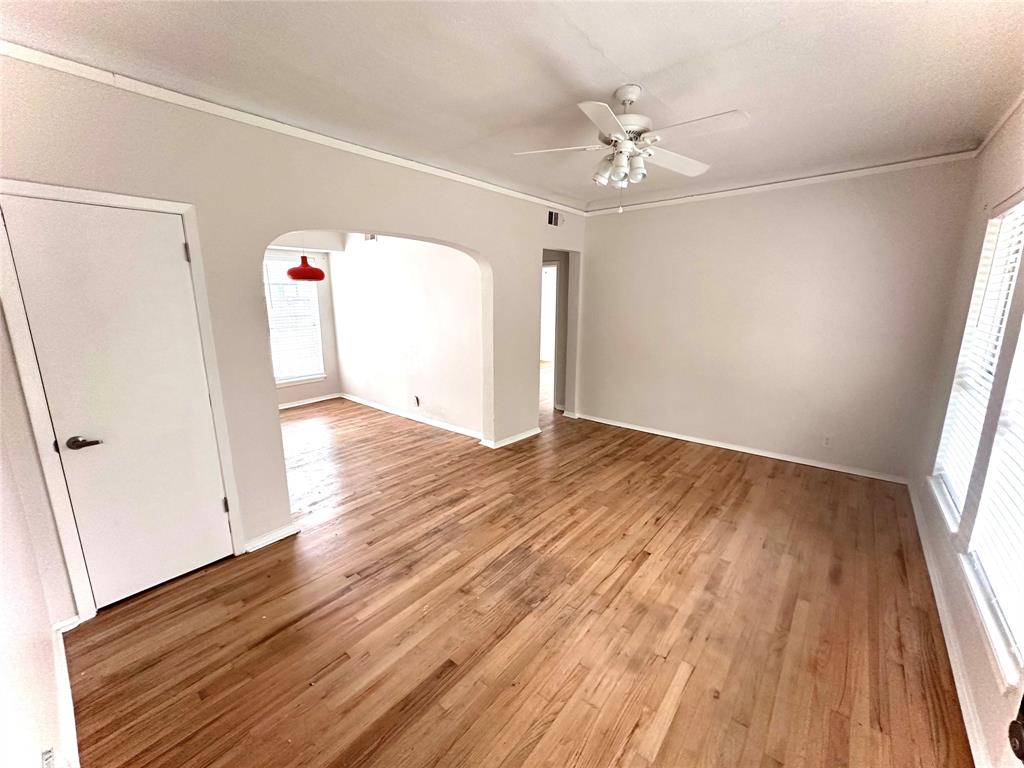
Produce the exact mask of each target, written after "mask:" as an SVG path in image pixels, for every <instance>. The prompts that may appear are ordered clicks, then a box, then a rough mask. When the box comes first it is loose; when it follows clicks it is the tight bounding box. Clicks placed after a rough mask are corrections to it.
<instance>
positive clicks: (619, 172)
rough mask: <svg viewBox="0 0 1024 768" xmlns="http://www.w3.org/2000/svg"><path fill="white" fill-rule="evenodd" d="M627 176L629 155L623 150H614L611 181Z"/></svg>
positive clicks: (620, 179)
mask: <svg viewBox="0 0 1024 768" xmlns="http://www.w3.org/2000/svg"><path fill="white" fill-rule="evenodd" d="M627 176H629V155H627V154H626V153H625V152H616V153H615V160H613V161H612V173H611V179H612V181H622V180H623V179H625V178H626V177H627Z"/></svg>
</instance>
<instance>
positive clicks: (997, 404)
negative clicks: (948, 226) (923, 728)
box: [927, 189, 1024, 690]
mask: <svg viewBox="0 0 1024 768" xmlns="http://www.w3.org/2000/svg"><path fill="white" fill-rule="evenodd" d="M1018 205H1024V189H1022V190H1018V191H1017V192H1016V193H1015V194H1013V195H1011V196H1010V197H1008V198H1007V199H1005V200H1004V201H1002V202H1001V203H999V204H997V205H995V206H992V207H991V208H989V209H987V210H986V221H985V231H986V232H987V231H988V227H989V224H990V223H991V222H992V221H993V220H994V219H999V218H1002V217H1004V216H1005V215H1006V214H1007V213H1009V212H1010V210H1011V209H1013V208H1015V207H1016V206H1018ZM983 248H984V245H982V246H981V247H979V248H978V262H977V264H976V267H975V270H974V279H973V280H972V285H974V282H975V281H976V280H977V273H978V268H980V266H981V257H982V251H983ZM967 320H968V318H967V316H965V317H964V320H963V324H964V328H963V331H962V333H961V337H960V342H961V343H960V346H961V348H962V346H963V336H964V334H966V332H967V327H966V326H967ZM1022 320H1024V258H1022V263H1021V266H1020V267H1018V276H1017V280H1016V284H1015V285H1014V287H1013V292H1012V293H1011V298H1010V303H1009V308H1008V311H1007V315H1006V322H1005V324H1004V330H1003V338H1002V342H1001V347H1000V349H999V356H998V359H997V363H996V370H995V375H994V377H993V381H992V390H991V394H990V396H989V401H988V406H987V409H986V412H985V419H984V422H983V426H982V430H981V436H980V438H979V441H978V451H977V454H976V455H975V458H974V465H973V468H972V470H971V479H970V482H969V484H968V487H967V492H966V494H965V498H964V503H963V507H962V508H958V507H957V505H956V502H955V501H954V499H953V497H952V495H951V494H950V492H949V489H948V488H947V487H946V482H945V480H944V479H943V478H942V477H941V475H940V473H939V472H938V471H937V470H938V466H937V462H938V459H939V445H938V444H936V448H935V455H934V456H933V460H932V473H931V475H930V476H929V478H928V483H927V485H928V487H929V488H930V489H931V493H932V496H933V498H934V500H935V503H936V505H937V506H938V507H939V509H940V510H941V512H942V514H943V517H944V518H945V522H946V525H947V527H948V528H949V532H950V538H951V543H952V545H953V547H954V550H955V554H956V559H957V561H958V562H959V563H960V567H961V569H962V570H963V576H964V579H965V581H966V582H967V584H966V586H967V591H968V592H969V594H970V596H971V600H972V602H973V603H974V607H975V609H976V611H977V613H978V618H979V620H980V622H981V624H982V626H983V627H984V631H985V634H986V639H987V640H988V643H987V645H988V651H989V656H990V659H991V661H992V662H993V669H994V671H995V672H996V673H997V674H998V677H999V679H1000V681H1001V683H1002V685H1003V686H1004V689H1005V690H1011V689H1013V688H1014V687H1016V686H1017V685H1018V684H1019V683H1020V680H1021V678H1022V677H1024V644H1022V643H1019V642H1018V641H1016V640H1015V639H1014V638H1013V636H1012V634H1011V632H1010V631H1009V628H1008V627H1007V625H1006V623H1005V621H1004V620H1003V617H1002V613H1001V611H1000V610H999V608H998V603H997V601H996V599H995V595H994V594H993V592H992V590H991V589H990V588H989V587H988V577H987V576H986V574H985V571H984V568H983V566H982V565H981V563H980V562H979V561H978V558H977V556H976V555H974V554H973V552H972V550H971V537H972V535H973V534H974V528H975V526H976V524H977V522H978V513H979V511H980V507H981V497H982V491H983V489H984V487H985V480H986V477H987V475H988V469H989V464H990V462H991V458H992V449H993V447H994V445H995V438H996V432H997V430H998V426H999V419H1000V417H1001V415H1002V412H1003V405H1004V402H1005V399H1006V390H1007V385H1008V383H1009V378H1010V370H1011V368H1012V365H1013V358H1014V354H1015V352H1016V351H1017V347H1018V341H1019V338H1020V334H1021V325H1022ZM1019 364H1021V365H1024V360H1020V361H1019ZM956 365H959V352H958V355H957V362H956ZM953 375H954V377H955V375H956V372H955V368H954V374H953ZM954 386H955V381H954V382H952V383H951V385H950V390H949V391H950V395H949V397H948V398H947V400H946V407H945V409H944V410H943V423H945V418H946V414H947V413H948V412H949V407H950V403H951V401H952V398H953V392H954ZM957 513H959V514H957Z"/></svg>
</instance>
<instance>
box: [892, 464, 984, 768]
mask: <svg viewBox="0 0 1024 768" xmlns="http://www.w3.org/2000/svg"><path fill="white" fill-rule="evenodd" d="M907 490H908V491H909V492H910V506H911V508H912V509H913V511H914V522H915V523H916V525H917V532H918V536H917V537H918V539H919V540H920V542H921V548H922V550H923V551H924V561H925V566H926V568H925V570H927V571H928V580H929V581H930V582H931V585H932V594H933V596H934V597H935V607H936V608H937V609H938V611H939V623H940V624H941V625H942V634H943V638H944V639H945V641H946V654H947V655H948V656H949V666H950V668H951V669H952V671H953V683H954V684H955V685H956V692H957V698H958V699H959V700H960V711H961V713H962V714H963V718H964V726H965V728H966V729H967V743H968V744H969V745H970V747H971V755H972V757H973V758H974V763H975V765H986V764H987V763H988V757H987V756H986V755H985V754H984V749H985V743H986V742H985V732H984V729H983V728H982V724H981V717H980V715H979V713H978V708H977V705H976V704H975V701H974V697H973V696H971V694H970V686H969V685H968V682H967V670H966V669H965V666H964V654H963V648H962V647H961V646H960V632H959V630H958V627H959V625H960V620H959V619H958V618H957V617H956V616H954V615H953V610H952V607H951V605H950V600H949V595H948V594H947V592H946V588H945V584H944V582H943V580H942V577H941V573H942V562H941V558H940V556H939V553H938V552H936V551H935V548H934V544H933V541H932V537H931V536H930V535H929V532H930V527H929V525H928V521H927V519H926V517H925V515H926V513H925V511H924V509H923V508H922V505H921V497H920V496H919V494H918V492H917V488H916V486H915V483H908V484H907ZM943 529H945V526H943ZM944 532H945V530H944ZM954 556H955V553H954ZM990 655H991V654H990ZM993 663H994V661H993Z"/></svg>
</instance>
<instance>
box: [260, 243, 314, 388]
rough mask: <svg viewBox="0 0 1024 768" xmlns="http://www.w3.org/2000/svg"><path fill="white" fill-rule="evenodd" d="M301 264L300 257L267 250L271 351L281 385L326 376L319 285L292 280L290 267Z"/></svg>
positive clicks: (265, 273)
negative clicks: (321, 332) (289, 271)
mask: <svg viewBox="0 0 1024 768" xmlns="http://www.w3.org/2000/svg"><path fill="white" fill-rule="evenodd" d="M307 255H308V254H307ZM312 260H313V261H314V262H315V261H316V259H312ZM298 263H299V257H298V255H297V254H295V253H290V252H288V251H267V253H266V256H265V257H264V259H263V285H264V290H265V293H266V299H267V318H268V319H269V321H270V350H271V354H272V356H273V359H274V379H275V380H276V381H277V383H278V384H295V383H298V382H302V381H310V380H316V379H322V378H324V375H325V374H324V348H323V340H322V338H321V336H320V300H319V297H318V295H317V286H318V285H319V283H313V282H302V281H298V280H292V279H291V278H289V277H288V274H287V272H288V269H289V267H294V266H295V265H296V264H298Z"/></svg>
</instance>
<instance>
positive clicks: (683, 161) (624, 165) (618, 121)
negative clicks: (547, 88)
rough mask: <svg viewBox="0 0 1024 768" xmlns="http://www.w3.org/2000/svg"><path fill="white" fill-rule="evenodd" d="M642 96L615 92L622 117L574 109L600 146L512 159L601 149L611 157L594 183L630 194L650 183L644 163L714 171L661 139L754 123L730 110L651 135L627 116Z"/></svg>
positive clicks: (632, 90)
mask: <svg viewBox="0 0 1024 768" xmlns="http://www.w3.org/2000/svg"><path fill="white" fill-rule="evenodd" d="M642 92H643V88H642V87H641V86H639V85H635V84H630V85H623V86H620V87H618V88H616V89H615V94H614V96H615V100H616V101H618V102H619V103H620V104H622V114H621V115H616V114H615V113H614V112H613V111H612V108H611V107H609V106H608V105H607V104H605V103H604V102H603V101H581V102H580V103H579V104H577V105H576V106H578V107H579V108H580V109H581V110H583V114H585V115H586V116H587V117H588V118H590V121H591V122H592V123H593V124H594V125H596V126H597V129H598V131H599V133H598V140H599V141H600V144H590V145H587V146H583V147H557V148H555V149H534V150H531V151H529V152H515V153H513V154H515V155H516V156H520V155H538V154H542V153H545V152H593V151H594V150H598V149H610V150H611V154H609V155H607V156H605V157H604V159H603V160H601V163H600V165H598V167H597V171H596V172H595V173H594V181H595V182H597V183H598V184H600V185H601V186H602V187H604V186H607V185H608V184H609V182H610V183H611V185H612V186H613V187H615V188H616V189H626V188H627V187H628V186H629V185H630V184H631V183H632V184H639V183H640V182H641V181H643V180H644V179H645V178H647V167H646V164H645V163H646V162H649V163H651V164H652V165H656V166H659V167H661V168H665V169H667V170H669V171H674V172H675V173H681V174H683V175H684V176H700V175H701V174H702V173H704V172H705V171H707V170H708V168H710V167H711V166H709V165H707V164H706V163H702V162H701V161H700V160H694V159H693V158H690V157H685V156H684V155H680V154H676V153H675V152H670V151H668V150H667V149H662V148H661V147H658V146H655V145H656V144H657V143H658V142H660V141H661V140H662V138H664V137H663V135H662V134H665V136H668V138H671V139H680V138H685V137H687V136H699V135H701V134H705V133H713V132H717V131H728V130H734V129H736V128H744V127H746V126H747V125H748V123H749V122H750V116H749V115H747V113H746V112H742V111H740V110H732V111H730V112H721V113H719V114H717V115H709V116H707V117H699V118H697V119H695V120H687V121H685V122H682V123H676V124H675V125H668V126H665V127H664V128H657V129H653V130H652V128H651V125H652V122H651V118H649V117H647V116H646V115H641V114H637V113H635V112H630V111H629V108H630V106H632V104H633V103H634V102H635V101H636V100H637V99H638V98H640V94H641V93H642Z"/></svg>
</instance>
